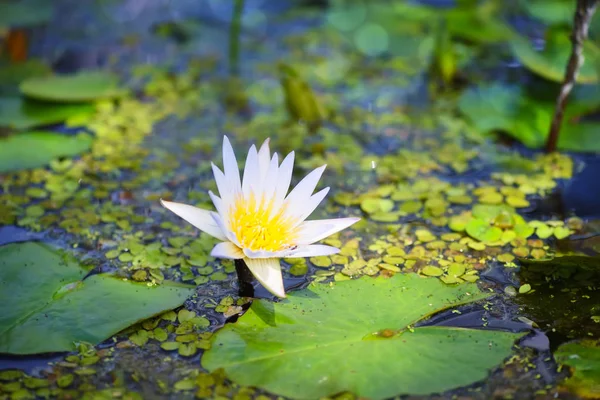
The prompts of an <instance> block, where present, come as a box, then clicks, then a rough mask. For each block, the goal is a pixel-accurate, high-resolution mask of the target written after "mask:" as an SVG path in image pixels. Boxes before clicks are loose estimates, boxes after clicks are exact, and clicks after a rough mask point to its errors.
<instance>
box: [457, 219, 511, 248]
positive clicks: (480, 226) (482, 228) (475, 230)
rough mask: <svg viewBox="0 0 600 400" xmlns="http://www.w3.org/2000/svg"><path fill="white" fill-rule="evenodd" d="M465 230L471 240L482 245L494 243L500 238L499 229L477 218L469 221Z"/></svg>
mask: <svg viewBox="0 0 600 400" xmlns="http://www.w3.org/2000/svg"><path fill="white" fill-rule="evenodd" d="M465 229H466V231H467V233H468V234H469V236H471V237H472V238H473V239H477V240H479V241H481V242H484V243H489V242H496V241H498V240H500V238H501V237H502V230H501V229H500V228H498V227H496V226H491V225H490V224H489V223H488V222H486V221H484V220H482V219H478V218H473V219H472V220H470V221H469V222H468V223H467V226H466V228H465Z"/></svg>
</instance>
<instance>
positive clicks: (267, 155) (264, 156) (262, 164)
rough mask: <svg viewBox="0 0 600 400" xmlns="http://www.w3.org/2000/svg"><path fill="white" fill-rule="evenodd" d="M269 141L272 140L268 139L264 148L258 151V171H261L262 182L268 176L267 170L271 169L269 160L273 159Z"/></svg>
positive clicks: (263, 145) (261, 147)
mask: <svg viewBox="0 0 600 400" xmlns="http://www.w3.org/2000/svg"><path fill="white" fill-rule="evenodd" d="M269 141H270V139H268V138H267V140H265V141H264V142H263V144H262V146H260V150H258V169H259V171H260V180H261V182H262V181H263V180H264V178H265V176H266V175H267V170H268V169H269V160H270V159H271V150H270V149H269Z"/></svg>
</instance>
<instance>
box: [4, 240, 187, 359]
mask: <svg viewBox="0 0 600 400" xmlns="http://www.w3.org/2000/svg"><path fill="white" fill-rule="evenodd" d="M86 274H87V271H86V270H85V269H83V268H82V267H81V266H80V265H79V263H78V262H77V261H76V260H75V259H74V258H73V257H72V256H69V255H67V254H63V253H61V252H59V251H56V250H54V249H52V248H51V247H49V246H47V245H44V244H40V243H37V242H24V243H16V244H9V245H5V246H2V247H0V353H11V354H35V353H46V352H57V351H72V350H75V343H77V342H87V343H92V344H97V343H100V342H102V341H103V340H105V339H107V338H108V337H110V336H111V335H114V334H115V333H117V332H119V331H121V330H123V329H124V328H127V327H128V326H130V325H132V324H134V323H136V322H138V321H140V320H144V319H147V318H149V317H152V316H153V315H156V314H159V313H161V312H163V311H165V310H169V309H171V308H174V307H177V306H179V305H181V304H182V303H183V301H184V300H185V299H186V298H187V297H188V296H190V295H191V294H192V293H193V288H191V287H189V286H184V285H180V284H175V283H168V282H164V283H163V284H162V285H160V286H156V287H148V286H147V285H146V284H138V283H133V282H130V281H125V280H122V279H119V278H116V277H113V276H110V275H106V274H100V275H92V276H90V277H87V278H85V276H86Z"/></svg>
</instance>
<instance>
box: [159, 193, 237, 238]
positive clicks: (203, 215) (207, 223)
mask: <svg viewBox="0 0 600 400" xmlns="http://www.w3.org/2000/svg"><path fill="white" fill-rule="evenodd" d="M160 204H162V205H163V207H165V208H166V209H168V210H170V211H172V212H174V213H175V214H177V215H178V216H180V217H181V218H183V219H185V220H186V221H187V222H189V223H190V224H192V225H194V226H195V227H196V228H198V229H200V230H201V231H202V232H206V233H208V234H209V235H210V236H213V237H215V238H217V239H219V240H227V237H226V236H225V233H224V232H223V231H222V230H221V228H220V227H219V225H218V224H217V223H216V221H215V219H220V218H219V215H218V214H217V213H215V212H212V211H208V210H203V209H201V208H198V207H194V206H190V205H188V204H182V203H174V202H172V201H164V200H162V199H161V200H160Z"/></svg>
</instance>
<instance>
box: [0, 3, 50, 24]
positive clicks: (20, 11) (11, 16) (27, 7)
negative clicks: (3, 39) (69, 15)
mask: <svg viewBox="0 0 600 400" xmlns="http://www.w3.org/2000/svg"><path fill="white" fill-rule="evenodd" d="M0 8H1V9H2V12H1V13H0V27H25V26H31V25H39V24H42V23H44V22H47V21H49V20H50V19H51V18H52V13H53V11H54V7H53V4H52V2H51V1H47V0H22V1H10V0H0Z"/></svg>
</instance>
